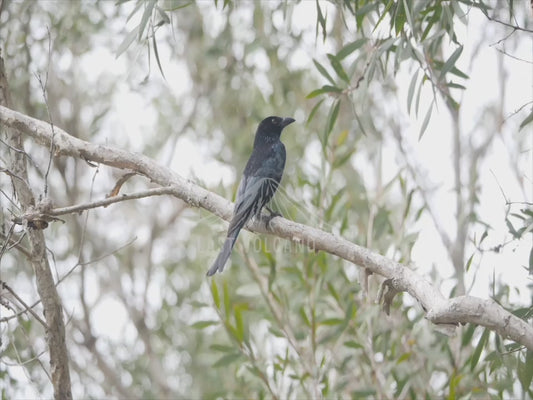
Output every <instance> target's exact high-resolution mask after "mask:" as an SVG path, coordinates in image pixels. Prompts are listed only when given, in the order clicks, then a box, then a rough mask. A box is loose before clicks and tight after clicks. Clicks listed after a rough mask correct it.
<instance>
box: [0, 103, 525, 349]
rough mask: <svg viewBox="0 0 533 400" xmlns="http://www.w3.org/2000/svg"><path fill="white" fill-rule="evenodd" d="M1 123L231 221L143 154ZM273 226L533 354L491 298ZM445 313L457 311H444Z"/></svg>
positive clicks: (217, 203) (432, 309)
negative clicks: (446, 287) (449, 288)
mask: <svg viewBox="0 0 533 400" xmlns="http://www.w3.org/2000/svg"><path fill="white" fill-rule="evenodd" d="M0 119H1V120H2V121H4V124H5V125H7V126H8V127H10V128H13V129H16V130H17V131H19V132H21V133H24V134H26V135H28V136H30V137H32V138H33V139H34V140H35V141H36V142H37V143H39V144H41V145H44V146H49V145H50V141H51V140H52V137H54V141H55V149H56V153H55V156H60V155H65V156H71V157H76V158H82V159H85V160H89V161H91V162H97V163H102V164H106V165H109V166H112V167H116V168H121V169H129V170H132V171H135V172H137V173H138V174H140V175H144V176H146V177H148V178H149V179H150V180H151V181H153V182H155V183H158V184H160V185H163V186H170V187H171V188H172V190H171V193H172V194H173V195H174V196H176V197H178V198H180V199H182V200H183V201H185V202H186V203H187V204H188V205H189V206H192V207H201V208H204V209H205V210H207V211H210V212H211V213H213V214H215V215H217V216H219V217H221V218H223V219H225V220H229V218H230V217H231V214H232V204H231V203H230V202H228V201H227V200H225V199H223V198H222V197H220V196H218V195H217V194H214V193H211V192H209V191H208V190H206V189H204V188H202V187H200V186H198V185H196V184H195V183H194V182H192V181H190V180H188V179H184V178H183V177H181V176H179V175H178V174H176V173H174V172H173V171H171V170H169V169H168V168H166V167H163V166H161V165H158V164H157V163H156V162H155V161H153V160H152V159H150V158H149V157H146V156H144V155H142V154H136V153H130V152H127V151H124V150H120V149H115V148H113V147H111V146H103V145H96V144H92V143H89V142H85V141H83V140H80V139H78V138H75V137H73V136H70V135H69V134H68V133H66V132H65V131H63V130H62V129H60V128H58V127H55V128H54V130H55V135H54V136H53V133H52V131H51V129H50V125H49V124H48V123H46V122H44V121H40V120H37V119H34V118H32V117H29V116H27V115H24V114H21V113H18V112H16V111H13V110H10V109H8V108H6V107H2V106H0ZM270 228H271V229H270V230H268V229H266V227H265V226H264V224H263V223H262V222H261V221H254V222H253V223H251V224H249V225H248V226H247V229H248V230H251V231H254V232H260V233H268V234H274V235H277V236H279V237H282V238H285V239H288V240H292V241H293V242H296V243H302V244H305V245H306V246H308V247H309V248H311V249H314V250H323V251H325V252H327V253H330V254H333V255H336V256H338V257H341V258H343V259H345V260H347V261H350V262H352V263H354V264H356V265H359V266H360V267H363V268H366V269H368V270H370V271H372V272H373V273H376V274H379V275H381V276H383V277H385V278H388V279H390V280H391V281H390V282H391V286H392V287H393V288H394V289H396V290H399V291H405V292H408V293H409V294H410V295H411V296H413V297H414V298H416V299H417V301H418V302H419V303H420V304H421V306H422V307H423V308H424V310H425V311H426V312H427V317H428V319H429V320H430V321H432V322H434V323H438V324H448V325H447V328H448V330H449V331H451V329H452V326H453V325H455V324H458V323H465V322H472V323H476V324H479V325H482V326H485V327H487V328H489V329H492V330H494V331H496V332H498V333H499V334H500V335H502V336H503V337H507V338H510V339H512V340H514V341H515V342H517V343H520V344H522V345H524V346H526V347H527V348H528V349H530V350H533V327H531V326H530V325H529V324H527V323H526V322H525V321H524V320H522V319H520V318H518V317H516V316H514V315H512V314H511V313H509V312H507V311H506V310H505V309H503V308H502V307H501V306H499V305H498V304H497V303H495V302H493V301H492V300H482V299H479V298H475V297H472V296H462V297H457V298H453V299H450V300H447V299H445V298H444V297H443V295H442V294H441V292H440V291H439V290H438V289H437V288H436V287H434V286H433V285H432V284H431V283H430V282H429V281H427V280H426V279H425V278H423V277H422V276H420V275H418V274H417V273H416V272H414V271H413V270H411V269H409V268H408V267H406V266H405V265H402V264H400V263H397V262H395V261H393V260H390V259H388V258H386V257H383V256H381V255H379V254H377V253H374V252H372V251H370V250H368V249H366V248H364V247H361V246H358V245H356V244H354V243H351V242H350V241H348V240H346V239H344V238H342V237H339V236H336V235H334V234H331V233H328V232H324V231H322V230H319V229H316V228H313V227H310V226H307V225H304V224H299V223H296V222H293V221H289V220H286V219H284V218H280V217H278V218H274V219H273V220H272V221H271V222H270ZM480 306H483V308H482V310H483V311H484V312H482V313H480V312H479V311H480ZM444 310H452V311H453V312H451V313H444ZM443 315H446V318H444V317H442V316H443Z"/></svg>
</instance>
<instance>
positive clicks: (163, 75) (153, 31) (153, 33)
mask: <svg viewBox="0 0 533 400" xmlns="http://www.w3.org/2000/svg"><path fill="white" fill-rule="evenodd" d="M152 44H153V46H154V55H155V60H156V61H157V66H158V67H159V71H160V72H161V76H162V77H163V79H164V80H167V78H166V77H165V73H164V72H163V67H162V66H161V61H160V60H159V51H157V41H156V40H155V29H154V28H153V27H152Z"/></svg>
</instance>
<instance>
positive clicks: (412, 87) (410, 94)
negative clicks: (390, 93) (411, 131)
mask: <svg viewBox="0 0 533 400" xmlns="http://www.w3.org/2000/svg"><path fill="white" fill-rule="evenodd" d="M417 78H418V70H416V72H415V73H414V75H413V77H412V78H411V83H410V84H409V90H408V91H407V112H408V113H409V114H410V113H411V103H412V102H413V95H414V94H415V87H416V80H417Z"/></svg>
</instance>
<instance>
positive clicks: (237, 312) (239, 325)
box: [233, 303, 248, 342]
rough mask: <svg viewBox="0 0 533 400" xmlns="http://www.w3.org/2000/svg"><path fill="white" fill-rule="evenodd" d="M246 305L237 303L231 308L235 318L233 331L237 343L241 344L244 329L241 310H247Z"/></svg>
mask: <svg viewBox="0 0 533 400" xmlns="http://www.w3.org/2000/svg"><path fill="white" fill-rule="evenodd" d="M247 309H248V305H247V304H243V303H239V304H236V305H235V306H233V315H234V317H235V330H236V333H237V339H238V341H239V342H242V341H243V340H244V338H245V334H246V332H245V329H244V322H243V318H242V310H247Z"/></svg>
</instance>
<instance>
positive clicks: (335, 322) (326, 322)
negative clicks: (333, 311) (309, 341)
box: [320, 318, 344, 326]
mask: <svg viewBox="0 0 533 400" xmlns="http://www.w3.org/2000/svg"><path fill="white" fill-rule="evenodd" d="M343 322H344V319H342V318H328V319H325V320H323V321H320V325H326V326H332V325H340V324H342V323H343Z"/></svg>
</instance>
